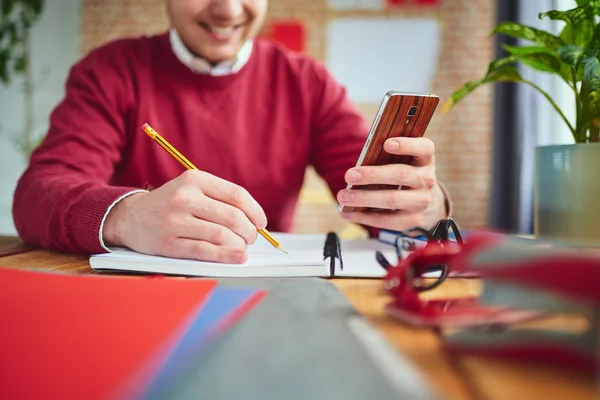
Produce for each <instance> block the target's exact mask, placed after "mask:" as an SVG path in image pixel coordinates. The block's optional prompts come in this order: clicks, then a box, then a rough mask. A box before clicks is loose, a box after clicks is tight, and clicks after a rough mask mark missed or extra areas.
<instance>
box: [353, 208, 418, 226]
mask: <svg viewBox="0 0 600 400" xmlns="http://www.w3.org/2000/svg"><path fill="white" fill-rule="evenodd" d="M341 216H342V218H344V219H345V220H346V221H348V222H353V223H355V224H360V225H365V226H372V227H374V228H383V229H393V230H398V231H403V230H405V229H408V228H412V227H415V226H423V222H424V220H423V214H422V213H411V212H406V211H381V212H352V213H342V214H341Z"/></svg>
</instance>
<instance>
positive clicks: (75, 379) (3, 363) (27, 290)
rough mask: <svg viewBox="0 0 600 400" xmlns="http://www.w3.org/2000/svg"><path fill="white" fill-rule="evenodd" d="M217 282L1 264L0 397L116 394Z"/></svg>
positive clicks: (167, 341)
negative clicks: (26, 268) (52, 270)
mask: <svg viewBox="0 0 600 400" xmlns="http://www.w3.org/2000/svg"><path fill="white" fill-rule="evenodd" d="M215 285H216V282H215V281H212V280H186V279H147V278H126V277H100V276H89V275H88V276H84V275H67V274H56V273H46V272H34V271H24V270H14V269H7V268H0V324H1V326H2V328H0V354H1V355H2V356H1V357H0V376H2V379H0V397H2V398H82V399H83V398H85V399H100V398H103V399H105V398H107V397H111V396H112V395H113V394H114V393H115V390H116V389H117V388H118V387H120V386H121V385H123V384H124V383H125V382H126V381H127V380H128V379H129V378H130V376H131V375H132V374H133V373H134V372H135V371H139V370H140V369H141V368H144V365H145V363H146V362H147V361H148V360H151V359H152V356H153V355H155V352H156V351H159V350H161V349H164V348H165V346H168V345H169V344H173V343H175V342H176V341H177V340H178V337H179V336H180V335H181V334H182V333H183V332H182V329H184V328H185V324H186V323H187V322H189V321H190V320H191V318H193V316H194V312H197V308H198V304H199V303H201V302H203V301H205V300H206V298H207V296H208V295H209V293H210V292H211V290H212V289H213V288H214V287H215ZM182 327H183V328H182Z"/></svg>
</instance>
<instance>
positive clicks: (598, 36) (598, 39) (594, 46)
mask: <svg viewBox="0 0 600 400" xmlns="http://www.w3.org/2000/svg"><path fill="white" fill-rule="evenodd" d="M589 48H590V49H591V50H600V24H598V25H596V30H595V31H594V36H592V41H591V42H590V47H589Z"/></svg>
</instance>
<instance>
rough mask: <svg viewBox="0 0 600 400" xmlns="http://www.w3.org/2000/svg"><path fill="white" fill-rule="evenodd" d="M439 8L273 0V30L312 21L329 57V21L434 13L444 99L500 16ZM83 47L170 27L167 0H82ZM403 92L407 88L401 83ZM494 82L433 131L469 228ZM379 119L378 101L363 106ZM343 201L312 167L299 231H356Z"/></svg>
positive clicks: (483, 6)
mask: <svg viewBox="0 0 600 400" xmlns="http://www.w3.org/2000/svg"><path fill="white" fill-rule="evenodd" d="M437 3H438V4H437V5H434V6H418V5H416V3H415V2H414V0H413V2H411V1H409V0H406V1H404V2H403V5H400V6H396V7H393V8H387V9H384V10H379V11H377V10H375V11H365V10H362V11H359V10H344V11H339V10H331V9H328V8H327V0H302V1H297V0H278V1H277V0H272V1H271V2H270V8H269V15H268V18H267V23H266V28H265V29H268V26H269V23H270V22H272V21H274V20H278V19H294V20H298V21H301V22H303V24H304V25H305V26H306V32H307V37H306V52H307V53H308V54H310V55H312V56H313V57H315V58H317V59H319V60H323V58H324V54H325V46H327V43H326V42H325V31H326V25H327V22H328V21H330V20H332V19H335V18H344V17H347V16H351V17H356V16H362V17H377V18H381V17H384V18H394V17H403V18H406V17H424V16H426V17H432V18H436V19H437V20H438V21H439V23H440V25H441V26H442V29H443V37H442V43H441V53H440V59H439V63H438V65H439V68H438V71H437V74H436V76H435V79H434V81H433V87H432V88H431V90H432V91H433V92H434V93H436V94H437V95H439V96H440V97H441V102H442V103H443V102H444V101H445V100H446V99H447V98H448V96H449V95H450V94H451V93H452V91H453V90H455V89H456V88H458V87H459V86H460V85H462V83H463V82H465V81H467V80H471V79H476V78H479V77H481V76H482V74H483V73H484V72H485V71H486V69H487V64H488V63H489V61H490V60H491V58H492V55H493V42H492V40H491V39H490V38H489V32H490V31H491V30H492V28H493V23H494V21H495V2H494V1H491V0H438V2H437ZM81 12H82V26H81V34H82V41H81V43H82V52H83V53H85V52H87V51H88V50H90V49H91V48H93V47H95V46H97V45H100V44H102V43H104V42H106V41H109V40H112V39H115V38H119V37H123V36H137V35H140V34H151V33H156V32H160V31H163V30H165V29H166V28H167V27H168V21H167V18H166V13H165V1H164V0H82V8H81ZM399 89H401V88H399ZM491 94H492V92H491V87H484V88H481V89H480V90H479V91H477V92H475V93H473V94H472V95H471V96H470V97H469V98H468V99H466V100H465V101H464V102H462V103H461V104H459V105H458V106H456V107H455V108H454V109H453V110H452V111H451V112H450V113H448V114H439V113H438V114H437V115H436V116H435V117H434V119H433V121H432V124H431V126H430V128H429V130H428V132H427V136H428V137H430V138H431V139H432V140H433V141H434V142H435V144H436V162H437V172H438V178H439V179H440V180H442V181H443V182H444V183H445V184H446V186H447V187H448V189H449V190H450V192H451V193H452V197H453V200H454V204H455V218H456V219H457V221H458V222H459V223H460V224H461V225H462V226H463V227H466V228H474V227H483V226H485V225H486V223H487V215H488V203H489V189H490V188H489V186H490V185H489V182H490V176H491V174H490V164H491V160H490V154H491V152H490V150H491V149H490V145H491V129H492V113H491V111H492V110H491ZM358 106H359V108H360V110H361V111H362V112H363V113H364V114H365V116H366V117H367V118H368V119H369V120H372V118H373V115H374V114H375V112H376V110H377V107H378V104H358ZM336 209H337V208H336V205H335V204H334V200H333V198H332V196H331V195H330V194H329V193H328V191H327V189H326V188H325V186H324V185H323V183H322V181H321V180H320V178H319V177H318V176H316V174H314V172H313V171H312V170H309V171H308V173H307V177H306V182H305V187H304V190H303V192H302V195H301V204H300V207H299V209H298V212H297V218H296V224H295V227H294V229H295V230H296V231H298V232H315V231H324V230H327V229H335V230H338V231H342V232H344V233H348V232H351V233H355V232H356V231H357V229H356V227H354V226H352V225H348V224H346V223H345V222H343V221H341V220H340V219H339V218H338V217H337V214H336Z"/></svg>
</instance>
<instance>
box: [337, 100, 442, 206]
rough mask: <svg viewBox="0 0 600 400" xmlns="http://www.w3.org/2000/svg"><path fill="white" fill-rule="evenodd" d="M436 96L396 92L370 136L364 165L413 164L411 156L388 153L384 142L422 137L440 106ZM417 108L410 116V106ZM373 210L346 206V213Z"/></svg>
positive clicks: (375, 187) (372, 187)
mask: <svg viewBox="0 0 600 400" xmlns="http://www.w3.org/2000/svg"><path fill="white" fill-rule="evenodd" d="M438 103H439V98H438V97H437V96H425V95H412V94H411V95H409V94H401V93H397V94H393V95H391V97H390V98H389V99H388V101H387V104H386V106H385V109H384V111H383V113H382V114H381V117H380V118H379V124H378V125H377V127H376V128H375V133H374V135H373V137H372V138H371V141H370V145H369V150H368V152H367V154H366V155H365V158H364V160H363V162H362V164H361V165H386V164H394V163H400V164H410V163H411V162H412V157H410V156H397V155H393V154H389V153H388V152H386V151H385V150H384V149H383V143H384V142H385V141H386V140H387V139H388V138H392V137H399V136H402V137H421V136H423V135H424V134H425V131H426V130H427V126H428V124H429V121H430V120H431V118H432V117H433V113H434V112H435V109H436V108H437V105H438ZM413 106H415V107H417V108H416V112H415V113H414V115H413V116H409V115H408V114H409V110H410V109H411V107H413ZM350 189H351V190H357V189H361V190H381V189H398V186H396V185H352V186H351V187H350ZM368 210H373V209H371V208H366V207H343V209H342V211H343V212H355V211H368Z"/></svg>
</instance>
